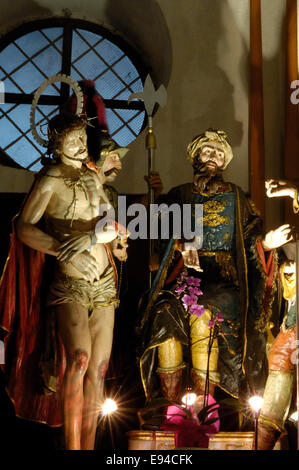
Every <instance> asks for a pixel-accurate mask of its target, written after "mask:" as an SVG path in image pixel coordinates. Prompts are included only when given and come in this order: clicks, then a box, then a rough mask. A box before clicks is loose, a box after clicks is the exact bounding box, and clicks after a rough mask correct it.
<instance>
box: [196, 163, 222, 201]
mask: <svg viewBox="0 0 299 470" xmlns="http://www.w3.org/2000/svg"><path fill="white" fill-rule="evenodd" d="M194 170H195V174H194V177H193V183H194V185H195V187H196V189H197V191H198V192H199V193H205V194H215V193H216V192H217V191H218V189H219V188H220V187H221V186H222V185H223V179H222V173H223V172H222V170H219V169H218V168H215V170H214V169H212V170H211V169H210V168H207V167H206V164H205V163H202V164H199V165H198V166H197V167H196V168H194Z"/></svg>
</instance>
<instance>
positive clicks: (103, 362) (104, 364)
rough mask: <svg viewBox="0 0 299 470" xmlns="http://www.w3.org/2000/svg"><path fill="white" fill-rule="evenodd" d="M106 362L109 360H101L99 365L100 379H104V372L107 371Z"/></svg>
mask: <svg viewBox="0 0 299 470" xmlns="http://www.w3.org/2000/svg"><path fill="white" fill-rule="evenodd" d="M108 363H109V361H102V362H101V364H100V365H99V370H98V372H99V375H98V377H99V379H100V380H104V378H105V376H106V373H107V370H108Z"/></svg>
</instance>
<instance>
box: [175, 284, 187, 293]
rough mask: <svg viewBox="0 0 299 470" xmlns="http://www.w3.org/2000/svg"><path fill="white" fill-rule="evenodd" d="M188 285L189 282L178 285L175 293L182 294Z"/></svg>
mask: <svg viewBox="0 0 299 470" xmlns="http://www.w3.org/2000/svg"><path fill="white" fill-rule="evenodd" d="M186 287H187V284H182V285H181V286H178V287H177V288H176V289H175V293H176V294H178V295H181V294H182V292H184V291H185V289H186Z"/></svg>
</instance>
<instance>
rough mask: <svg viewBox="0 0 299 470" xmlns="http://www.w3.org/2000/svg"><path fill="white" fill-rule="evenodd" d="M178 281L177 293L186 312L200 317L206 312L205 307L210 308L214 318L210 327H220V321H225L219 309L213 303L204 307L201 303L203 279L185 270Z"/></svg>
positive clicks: (209, 324) (210, 322)
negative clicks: (189, 274)
mask: <svg viewBox="0 0 299 470" xmlns="http://www.w3.org/2000/svg"><path fill="white" fill-rule="evenodd" d="M177 282H178V286H177V287H176V289H175V293H176V295H177V298H179V299H181V302H182V304H183V306H184V308H185V310H186V312H187V313H189V314H190V315H195V316H196V317H198V318H199V317H201V315H202V314H203V313H204V311H205V308H209V309H210V310H211V312H212V318H211V320H210V321H209V323H208V326H209V327H210V328H214V327H219V323H222V322H223V321H224V318H223V316H222V313H221V312H220V311H219V309H217V308H216V307H215V306H212V305H207V306H206V307H204V306H203V305H201V304H200V303H199V296H201V295H202V290H201V289H200V287H199V286H200V282H201V279H199V278H198V277H193V276H188V274H187V273H186V272H185V271H183V272H182V273H181V275H180V277H179V278H178V281H177Z"/></svg>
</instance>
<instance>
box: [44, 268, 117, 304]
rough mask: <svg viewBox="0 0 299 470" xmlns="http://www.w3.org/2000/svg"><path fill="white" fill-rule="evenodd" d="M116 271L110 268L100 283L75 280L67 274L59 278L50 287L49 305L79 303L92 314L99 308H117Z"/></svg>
mask: <svg viewBox="0 0 299 470" xmlns="http://www.w3.org/2000/svg"><path fill="white" fill-rule="evenodd" d="M116 294H117V291H116V287H115V281H114V271H113V268H112V267H109V269H107V270H106V271H105V272H104V274H103V275H102V277H101V278H100V279H99V280H98V281H94V282H89V281H86V280H84V279H74V278H73V277H70V276H67V275H66V274H63V275H61V276H60V277H58V278H57V279H56V280H55V281H54V282H53V284H52V285H51V287H50V291H49V295H48V299H47V305H48V306H54V305H60V304H66V303H79V304H80V305H83V307H86V308H87V309H88V311H89V312H90V313H91V312H92V311H93V310H95V309H96V308H98V307H108V306H109V305H115V306H117V305H118V304H119V300H118V299H117V298H116Z"/></svg>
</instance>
